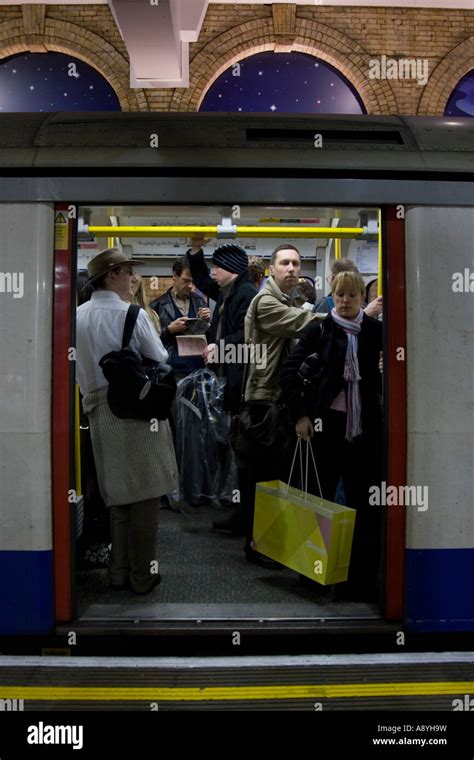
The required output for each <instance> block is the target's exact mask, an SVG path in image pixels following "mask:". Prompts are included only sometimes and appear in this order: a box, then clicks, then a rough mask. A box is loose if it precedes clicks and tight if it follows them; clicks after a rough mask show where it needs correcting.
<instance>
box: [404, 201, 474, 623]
mask: <svg viewBox="0 0 474 760" xmlns="http://www.w3.org/2000/svg"><path fill="white" fill-rule="evenodd" d="M473 239H474V209H473V208H451V207H449V206H443V207H436V208H434V207H422V206H418V207H415V208H409V209H407V214H406V251H407V255H406V269H407V286H406V299H407V399H408V417H407V426H408V430H407V433H408V436H407V444H408V456H407V484H410V485H416V486H417V488H418V495H417V499H416V503H415V504H413V505H412V506H407V507H406V510H407V536H406V540H407V543H406V565H405V567H406V590H405V593H406V597H405V598H406V618H407V623H408V625H409V626H410V628H412V629H413V630H423V631H424V630H433V628H435V629H437V630H440V629H441V630H453V629H454V630H463V629H465V630H472V628H473V621H474V596H473V594H472V593H470V588H469V584H470V579H471V578H472V573H473V569H474V549H473V536H474V513H473V510H472V503H473V499H472V473H473V470H474V468H473V450H474V446H473V444H474V441H473V427H474V426H473V404H472V399H473V397H474V393H473V391H474V388H473V382H474V359H473V352H472V346H473V345H474V334H473V332H474V320H473V292H472V291H471V289H470V281H469V279H467V280H466V278H465V272H466V270H467V271H468V273H469V272H470V271H472V262H473V259H472V241H473ZM468 276H469V275H468ZM466 285H467V286H468V287H467V289H466ZM421 489H423V490H421Z"/></svg>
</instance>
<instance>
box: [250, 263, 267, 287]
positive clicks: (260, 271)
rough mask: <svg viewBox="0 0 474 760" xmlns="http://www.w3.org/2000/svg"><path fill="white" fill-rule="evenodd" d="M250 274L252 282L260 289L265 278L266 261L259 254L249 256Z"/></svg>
mask: <svg viewBox="0 0 474 760" xmlns="http://www.w3.org/2000/svg"><path fill="white" fill-rule="evenodd" d="M249 275H250V280H251V282H253V283H254V284H255V286H256V287H257V289H258V290H260V288H261V287H262V284H263V280H264V278H265V262H264V261H263V259H261V258H260V257H259V256H249Z"/></svg>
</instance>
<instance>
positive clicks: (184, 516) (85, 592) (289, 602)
mask: <svg viewBox="0 0 474 760" xmlns="http://www.w3.org/2000/svg"><path fill="white" fill-rule="evenodd" d="M222 514H224V515H225V514H226V513H223V512H222V510H217V509H216V508H213V507H211V506H206V507H200V508H198V509H195V510H193V511H192V512H191V513H188V512H181V513H177V512H174V511H171V510H168V509H161V510H160V531H159V563H160V565H159V569H160V574H161V578H162V580H161V583H160V585H159V586H157V587H156V589H154V590H153V591H151V592H150V593H149V594H147V595H146V596H137V595H135V594H133V593H132V592H131V591H126V590H120V591H117V590H112V589H111V588H109V585H108V574H107V570H106V569H94V570H80V571H78V572H77V594H78V613H79V615H78V616H79V619H80V620H81V621H87V620H90V621H94V620H99V619H102V620H104V619H105V620H114V619H115V620H126V619H128V618H130V617H132V618H133V617H136V616H137V615H138V613H139V614H140V618H142V619H143V618H146V619H149V620H153V619H156V620H166V619H181V620H183V619H196V618H202V619H206V618H207V619H212V618H215V617H218V618H220V619H234V620H235V619H241V618H247V619H248V618H249V617H250V618H252V617H254V616H255V617H261V618H286V619H288V618H289V619H295V618H313V617H315V618H321V616H324V617H325V618H347V617H356V618H362V619H377V618H380V617H381V615H380V610H379V607H378V606H377V605H375V604H366V603H362V602H348V601H329V600H328V599H327V598H325V597H324V596H323V594H322V593H321V587H320V586H319V585H318V584H317V583H311V582H308V583H306V584H303V583H302V582H301V579H300V577H299V575H298V574H297V573H295V572H293V571H291V570H288V569H282V570H274V569H271V570H270V569H266V568H264V567H261V566H260V565H256V564H253V563H249V562H248V561H247V559H246V557H245V554H244V551H243V546H244V538H241V537H234V536H229V535H225V534H220V533H217V532H216V531H214V530H213V529H212V521H213V520H215V519H217V518H219V517H220V516H221V515H222Z"/></svg>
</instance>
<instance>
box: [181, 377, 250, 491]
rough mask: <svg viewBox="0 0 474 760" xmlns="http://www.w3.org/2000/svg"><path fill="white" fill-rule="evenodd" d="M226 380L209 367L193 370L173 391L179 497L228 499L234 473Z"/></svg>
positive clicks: (234, 484) (234, 482)
mask: <svg viewBox="0 0 474 760" xmlns="http://www.w3.org/2000/svg"><path fill="white" fill-rule="evenodd" d="M224 385H225V380H224V379H223V378H222V379H221V378H218V377H217V376H216V374H215V373H214V372H212V371H211V370H209V369H201V370H197V371H196V372H192V373H191V374H190V375H188V376H187V377H185V378H184V379H183V380H181V381H180V382H179V383H178V390H177V393H176V406H177V425H176V459H177V462H178V467H179V484H180V494H181V499H182V500H183V501H185V502H187V503H188V504H190V505H198V504H199V502H200V501H201V500H202V497H204V498H206V499H207V500H211V501H216V500H217V499H220V500H225V501H231V500H232V490H233V488H234V487H236V481H237V474H236V467H235V461H234V454H233V451H232V449H231V446H230V443H229V415H228V414H227V412H225V411H224V408H223V400H224Z"/></svg>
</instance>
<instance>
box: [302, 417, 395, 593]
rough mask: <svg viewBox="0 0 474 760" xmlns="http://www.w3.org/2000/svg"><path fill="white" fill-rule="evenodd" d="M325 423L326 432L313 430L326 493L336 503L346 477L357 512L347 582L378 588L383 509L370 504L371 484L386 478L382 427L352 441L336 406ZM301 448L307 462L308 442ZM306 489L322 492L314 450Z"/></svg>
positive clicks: (346, 488)
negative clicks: (384, 474)
mask: <svg viewBox="0 0 474 760" xmlns="http://www.w3.org/2000/svg"><path fill="white" fill-rule="evenodd" d="M322 427H323V430H322V431H320V432H315V434H314V436H313V438H312V441H311V445H312V448H313V452H314V455H315V460H316V465H317V468H318V474H319V481H320V484H321V490H322V496H323V498H324V499H327V500H328V501H334V494H335V492H336V488H337V484H338V482H339V479H340V478H342V481H343V484H344V493H345V502H346V506H347V507H352V508H353V509H355V510H357V514H356V522H355V530H354V539H353V543H352V553H351V563H350V569H349V578H348V584H349V585H350V586H351V587H354V588H360V589H362V588H363V589H366V590H369V591H375V589H376V586H377V579H378V572H379V565H380V556H381V543H382V536H381V532H382V514H381V509H382V508H381V507H379V506H371V505H370V504H369V496H370V494H369V488H370V486H373V485H377V486H380V482H381V479H382V427H381V425H380V426H379V427H374V429H373V430H372V431H371V432H370V433H369V434H367V433H364V434H363V435H361V436H358V437H357V438H356V439H354V440H353V441H352V442H349V441H347V440H346V438H345V434H346V414H345V413H344V412H337V411H333V410H330V411H329V412H328V413H327V415H326V416H325V417H323V420H322ZM301 449H302V452H303V457H304V462H305V463H306V451H305V449H306V444H305V443H304V442H303V443H302V447H301ZM296 469H297V468H296V466H295V470H296ZM298 472H299V466H298ZM292 484H294V483H292ZM308 491H309V493H312V494H315V495H319V488H318V486H317V480H316V476H315V473H314V467H313V463H312V458H311V453H309V472H308Z"/></svg>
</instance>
